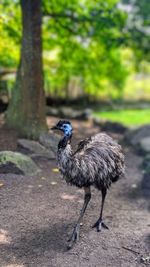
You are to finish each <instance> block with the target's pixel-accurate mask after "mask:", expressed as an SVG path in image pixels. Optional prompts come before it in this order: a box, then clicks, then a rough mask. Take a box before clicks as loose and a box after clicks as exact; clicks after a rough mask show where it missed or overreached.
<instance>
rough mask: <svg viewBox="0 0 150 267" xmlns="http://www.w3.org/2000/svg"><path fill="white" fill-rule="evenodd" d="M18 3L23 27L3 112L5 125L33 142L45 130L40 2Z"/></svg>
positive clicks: (27, 0) (26, 0)
mask: <svg viewBox="0 0 150 267" xmlns="http://www.w3.org/2000/svg"><path fill="white" fill-rule="evenodd" d="M20 3H21V9H22V26H23V33H22V47H21V60H20V64H19V67H18V72H17V77H16V85H15V88H14V90H13V94H12V99H11V101H10V105H9V108H8V112H7V124H8V126H10V127H12V128H15V129H16V130H18V132H19V134H20V135H22V136H24V137H28V138H31V139H37V138H38V136H39V134H40V132H41V131H43V130H45V129H46V119H45V97H44V89H43V66H42V41H41V24H42V13H41V0H38V1H37V0H20Z"/></svg>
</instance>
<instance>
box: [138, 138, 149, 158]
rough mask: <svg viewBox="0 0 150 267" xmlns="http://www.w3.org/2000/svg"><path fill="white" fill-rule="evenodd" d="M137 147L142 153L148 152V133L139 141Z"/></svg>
mask: <svg viewBox="0 0 150 267" xmlns="http://www.w3.org/2000/svg"><path fill="white" fill-rule="evenodd" d="M139 148H140V150H142V152H143V153H144V154H146V153H150V135H149V137H145V138H143V139H142V140H140V142H139Z"/></svg>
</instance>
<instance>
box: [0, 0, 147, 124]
mask: <svg viewBox="0 0 150 267" xmlns="http://www.w3.org/2000/svg"><path fill="white" fill-rule="evenodd" d="M20 7H21V5H20V4H19V0H12V1H10V0H2V1H1V3H0V14H1V15H0V32H1V34H0V78H1V85H0V90H1V92H2V89H4V88H6V89H7V90H8V92H9V96H10V95H11V90H12V89H13V90H15V86H14V81H15V73H16V70H17V68H18V65H19V59H20V50H21V39H22V27H23V26H22V14H21V8H20ZM41 8H42V43H43V50H42V52H43V53H42V55H43V56H42V58H43V72H44V90H45V94H46V96H47V97H50V98H52V99H54V100H56V99H67V100H68V99H79V98H82V99H87V100H89V101H95V100H103V101H106V102H110V101H116V102H119V103H121V101H131V100H132V101H137V100H146V101H147V100H148V101H149V100H150V89H149V84H150V83H149V82H150V76H149V73H150V62H149V61H150V50H149V43H150V15H149V14H150V3H149V1H146V0H143V1H139V0H122V1H119V0H107V1H102V0H99V1H98V0H92V1H91V0H80V1H79V0H73V1H69V0H68V1H66V0H65V1H64V0H58V1H54V0H52V1H48V0H43V1H42V2H41ZM81 104H82V103H81ZM145 113H146V112H145ZM145 113H144V116H145ZM114 114H115V113H114ZM114 114H113V115H112V117H114V116H115V115H114ZM146 114H148V113H146ZM126 115H127V116H128V115H129V112H128V114H126ZM126 115H125V116H126ZM104 116H105V113H104ZM106 117H107V114H106ZM133 117H134V116H133ZM114 118H115V117H114ZM147 118H148V115H147ZM123 121H124V120H123ZM146 121H147V120H146ZM131 122H132V120H131Z"/></svg>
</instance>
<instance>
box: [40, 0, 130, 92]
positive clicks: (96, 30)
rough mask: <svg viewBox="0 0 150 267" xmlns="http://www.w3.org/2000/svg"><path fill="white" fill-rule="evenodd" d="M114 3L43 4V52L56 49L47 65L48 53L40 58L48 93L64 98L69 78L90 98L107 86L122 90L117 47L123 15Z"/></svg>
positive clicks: (75, 2)
mask: <svg viewBox="0 0 150 267" xmlns="http://www.w3.org/2000/svg"><path fill="white" fill-rule="evenodd" d="M116 4H117V1H116V0H110V1H107V2H106V3H105V2H104V1H102V0H101V1H89V0H86V1H80V2H79V1H78V0H74V1H62V0H61V1H57V2H56V1H51V2H49V1H43V14H44V15H45V17H44V25H43V42H44V50H51V51H54V53H55V52H56V50H57V53H55V55H56V56H55V57H54V58H53V59H52V60H49V64H46V63H48V53H46V58H45V59H44V62H45V70H46V76H45V77H46V81H47V83H46V85H47V87H49V88H50V92H51V94H53V93H54V94H56V92H57V94H59V95H62V96H66V95H67V91H68V83H69V81H70V80H71V78H72V77H76V78H77V79H78V80H79V81H80V82H79V86H80V87H81V88H82V89H83V90H84V92H85V93H88V94H91V95H97V96H98V95H99V94H100V92H101V91H103V90H104V89H106V87H107V86H109V87H111V88H117V91H119V90H121V89H122V88H123V84H124V80H125V77H126V74H127V72H126V70H125V68H124V66H123V64H122V63H121V56H120V51H119V47H120V45H121V44H122V41H123V35H122V29H123V27H124V25H125V15H124V13H123V12H121V11H120V10H119V9H118V8H117V5H116ZM49 56H52V54H51V55H49ZM48 68H49V72H50V74H51V75H50V77H49V76H48ZM47 91H48V90H47Z"/></svg>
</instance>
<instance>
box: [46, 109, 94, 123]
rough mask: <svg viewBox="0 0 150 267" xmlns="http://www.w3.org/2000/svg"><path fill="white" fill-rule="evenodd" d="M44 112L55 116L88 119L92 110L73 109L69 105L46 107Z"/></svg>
mask: <svg viewBox="0 0 150 267" xmlns="http://www.w3.org/2000/svg"><path fill="white" fill-rule="evenodd" d="M46 114H47V115H49V116H56V117H59V118H65V119H66V118H67V119H78V120H88V119H90V118H91V114H92V110H91V109H85V110H74V109H72V108H70V107H61V108H57V109H56V108H51V107H46Z"/></svg>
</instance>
